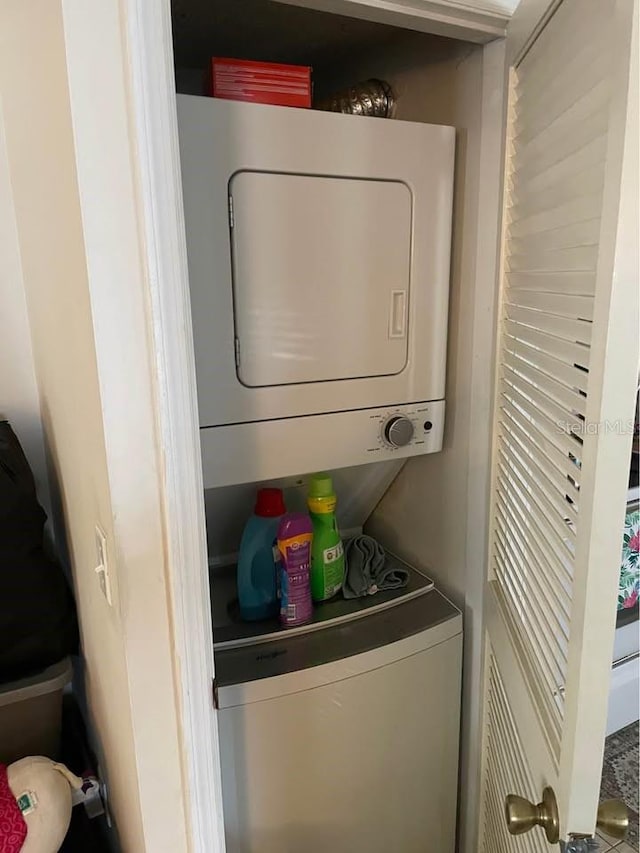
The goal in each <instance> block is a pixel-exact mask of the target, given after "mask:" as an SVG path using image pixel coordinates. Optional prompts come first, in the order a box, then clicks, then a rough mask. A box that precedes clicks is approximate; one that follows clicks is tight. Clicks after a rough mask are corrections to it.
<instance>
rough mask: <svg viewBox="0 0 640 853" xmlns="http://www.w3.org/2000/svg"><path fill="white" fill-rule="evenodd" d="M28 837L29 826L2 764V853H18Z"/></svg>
mask: <svg viewBox="0 0 640 853" xmlns="http://www.w3.org/2000/svg"><path fill="white" fill-rule="evenodd" d="M26 837H27V824H26V822H25V819H24V818H23V817H22V812H21V811H20V808H19V807H18V803H17V802H16V798H15V797H14V796H13V791H12V790H11V788H10V787H9V781H8V779H7V768H6V767H5V766H4V764H0V853H18V851H19V850H21V849H22V845H23V844H24V840H25V838H26Z"/></svg>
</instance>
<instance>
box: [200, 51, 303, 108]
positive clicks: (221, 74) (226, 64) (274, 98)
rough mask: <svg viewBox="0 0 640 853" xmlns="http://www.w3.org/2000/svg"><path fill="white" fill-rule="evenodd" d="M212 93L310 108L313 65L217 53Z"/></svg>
mask: <svg viewBox="0 0 640 853" xmlns="http://www.w3.org/2000/svg"><path fill="white" fill-rule="evenodd" d="M209 94H210V95H211V96H212V97H214V98H226V99H227V100H232V101H251V102H252V103H254V104H275V105H277V106H281V107H306V108H309V107H311V68H310V67H309V66H306V65H280V64H278V63H275V62H254V61H252V60H249V59H223V58H221V57H218V56H214V57H213V58H212V60H211V76H210V87H209Z"/></svg>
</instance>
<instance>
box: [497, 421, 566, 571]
mask: <svg viewBox="0 0 640 853" xmlns="http://www.w3.org/2000/svg"><path fill="white" fill-rule="evenodd" d="M498 457H499V464H500V467H501V469H502V472H503V474H504V476H505V477H506V478H507V480H508V482H509V484H510V491H511V492H512V493H513V494H514V496H515V495H517V496H518V498H519V501H520V504H521V505H522V507H523V509H524V510H525V511H526V512H529V513H531V514H532V515H533V516H534V517H535V518H536V519H537V521H538V525H539V526H540V528H541V529H542V530H544V531H546V533H547V536H546V538H547V542H548V543H549V544H550V545H551V547H552V548H553V549H554V550H555V552H556V553H557V555H558V557H559V559H560V560H565V559H568V558H569V559H570V558H571V557H573V554H574V551H575V532H574V531H573V529H572V528H571V525H570V524H567V520H568V516H567V513H566V511H564V507H565V503H564V501H563V502H560V501H557V500H554V499H553V498H550V497H549V495H548V493H547V492H546V491H545V489H544V483H543V482H542V480H541V478H540V477H539V475H538V473H537V472H536V471H535V470H534V469H533V467H532V466H528V465H527V464H526V463H523V462H522V461H521V460H520V459H519V458H518V456H517V455H516V453H514V452H513V450H512V448H511V447H509V445H508V444H506V442H505V441H504V438H503V437H501V441H500V448H499V451H498Z"/></svg>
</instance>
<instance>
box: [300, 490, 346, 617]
mask: <svg viewBox="0 0 640 853" xmlns="http://www.w3.org/2000/svg"><path fill="white" fill-rule="evenodd" d="M336 503H337V498H336V495H335V492H334V491H333V483H332V482H331V477H330V476H329V475H328V474H314V475H313V476H312V477H311V480H310V481H309V495H308V497H307V506H308V507H309V515H310V516H311V521H312V522H313V542H312V545H311V595H312V597H313V600H314V601H326V600H327V599H329V598H333V596H334V595H335V594H336V593H337V592H338V591H339V590H340V589H341V587H342V581H343V580H344V548H343V547H342V539H341V538H340V533H339V532H338V525H337V523H336V515H335V509H336Z"/></svg>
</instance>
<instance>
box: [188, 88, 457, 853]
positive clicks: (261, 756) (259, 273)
mask: <svg viewBox="0 0 640 853" xmlns="http://www.w3.org/2000/svg"><path fill="white" fill-rule="evenodd" d="M178 120H179V131H180V149H181V161H182V179H183V193H184V210H185V224H186V234H187V248H188V261H189V276H190V288H191V301H192V315H193V331H194V344H195V355H196V373H197V382H198V404H199V412H200V426H201V429H200V436H201V446H202V459H203V472H204V483H205V490H206V491H205V495H206V500H207V510H208V512H207V525H208V536H209V542H210V549H211V552H212V553H211V555H210V556H211V561H212V566H213V567H214V568H213V569H212V572H211V602H212V614H213V643H214V653H215V662H216V697H217V703H218V708H219V712H218V721H219V733H220V747H221V757H222V785H223V800H224V814H225V833H226V839H227V850H228V851H229V853H248V851H251V852H252V853H254V851H255V853H272V851H273V853H276V851H277V853H284V851H291V852H292V853H293V851H295V853H298V851H302V850H304V851H305V853H315V852H316V851H317V853H321V851H322V853H324V851H328V850H333V851H354V850H356V851H359V850H363V851H364V850H366V851H368V853H377V851H380V853H382V851H384V853H387V852H388V851H389V850H398V851H403V853H412V851H415V853H418V851H419V853H429V851H432V853H453V851H454V847H455V823H456V801H457V767H458V739H459V717H460V678H461V666H462V617H461V615H460V613H459V611H458V610H456V608H455V607H454V606H453V605H452V604H451V603H450V602H448V601H447V600H446V599H445V598H444V597H443V596H442V595H441V594H440V593H439V592H438V591H437V590H435V589H434V588H433V583H432V582H431V581H430V580H429V578H428V577H427V576H426V575H425V574H424V573H423V572H421V571H418V570H417V569H415V568H413V567H408V568H409V576H410V580H409V584H408V585H407V586H406V587H405V588H403V589H401V590H394V591H388V592H379V593H377V594H376V595H374V596H369V597H367V598H365V599H360V600H357V601H346V600H343V599H342V598H340V597H339V598H336V599H334V600H333V601H331V602H328V603H326V604H324V605H322V606H321V607H318V608H317V610H316V612H315V615H314V619H313V621H312V622H311V623H310V624H309V625H305V626H302V627H300V628H296V629H289V630H283V629H280V628H279V627H278V626H277V625H276V624H274V623H271V622H266V623H243V622H242V621H241V620H240V619H239V616H238V611H237V603H236V592H235V586H234V569H233V566H232V565H225V559H224V554H225V552H226V551H227V550H228V548H226V547H225V546H224V545H223V544H222V543H223V541H224V539H225V535H228V531H229V530H233V529H234V525H235V526H237V525H238V524H239V523H240V521H244V519H241V520H238V519H231V518H230V517H229V512H230V508H232V509H233V508H235V507H236V505H238V506H240V505H241V504H242V501H240V502H239V501H238V496H246V495H248V494H250V493H251V492H252V491H253V489H254V488H255V487H257V485H258V484H260V485H264V484H267V483H268V484H272V483H277V484H280V483H293V484H294V485H295V483H302V482H303V480H304V475H305V474H308V473H310V472H313V471H316V470H330V471H332V472H336V474H337V476H338V478H339V476H340V472H341V471H343V470H344V471H354V472H356V473H357V472H359V471H360V472H366V473H363V475H362V476H363V478H364V480H365V481H366V482H367V483H368V484H371V488H370V489H369V488H368V489H367V490H365V491H366V494H365V496H364V500H363V490H362V487H361V485H360V486H358V484H357V483H356V482H355V479H354V476H355V475H354V476H352V477H351V479H349V478H348V477H347V476H346V474H345V475H344V477H343V489H342V491H341V493H340V496H341V502H342V504H343V505H344V507H345V511H347V512H348V510H349V504H350V501H351V503H352V505H354V506H355V505H357V506H358V508H359V509H358V512H356V513H355V515H356V516H358V518H357V519H356V527H359V526H361V524H362V523H363V522H364V521H365V520H366V514H365V513H368V512H370V511H371V510H372V509H373V506H375V503H374V502H373V501H374V499H376V498H377V497H379V494H378V492H377V490H378V491H379V490H380V488H381V487H382V484H385V486H386V484H388V481H389V478H390V473H391V476H393V475H394V474H395V473H397V471H398V470H399V468H400V467H401V466H402V464H403V462H404V461H405V460H406V459H407V458H408V457H411V456H416V455H419V454H423V453H432V452H437V451H439V450H440V449H441V448H442V442H443V432H444V409H445V400H444V397H445V362H446V339H447V335H446V330H447V310H448V294H449V257H450V241H451V208H452V193H453V162H454V145H455V131H454V129H453V128H451V127H442V126H435V125H426V124H419V123H413V122H403V121H386V120H382V119H374V118H363V117H357V116H348V115H339V114H333V113H323V112H314V111H311V110H302V109H289V108H283V107H272V106H263V105H256V104H246V103H240V102H234V101H220V100H215V99H210V98H201V97H194V96H187V95H179V96H178ZM353 466H361V467H359V468H358V467H355V468H354V467H353ZM292 478H293V479H292ZM296 478H300V479H296ZM351 482H353V494H351V493H350V489H349V483H351ZM367 499H368V500H367ZM225 512H226V515H225ZM358 513H359V515H358ZM382 544H383V545H384V544H385V543H382ZM388 559H389V560H395V559H397V558H396V557H394V556H393V554H389V555H388Z"/></svg>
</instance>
